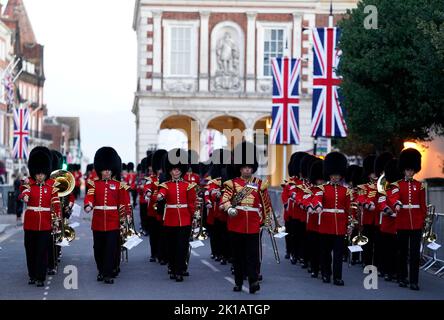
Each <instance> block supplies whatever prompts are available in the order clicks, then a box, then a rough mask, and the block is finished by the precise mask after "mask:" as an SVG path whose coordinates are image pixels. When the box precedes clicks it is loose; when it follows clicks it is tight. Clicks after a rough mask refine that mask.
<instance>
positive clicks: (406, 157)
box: [393, 148, 427, 290]
mask: <svg viewBox="0 0 444 320" xmlns="http://www.w3.org/2000/svg"><path fill="white" fill-rule="evenodd" d="M399 169H400V171H401V173H402V174H403V175H404V179H402V180H399V181H398V182H397V186H398V188H397V189H395V190H394V191H393V201H394V203H395V205H394V208H395V211H396V212H397V214H396V230H397V234H398V245H399V274H398V279H399V286H400V287H406V286H407V284H408V281H410V289H412V290H419V286H418V280H419V262H420V247H421V238H422V229H423V226H424V219H425V217H426V214H427V206H426V190H425V184H424V183H421V182H419V181H417V180H415V179H414V178H413V176H414V175H415V174H416V173H418V172H419V171H421V153H419V151H418V150H416V149H411V148H410V149H405V150H403V151H402V152H401V154H400V156H399ZM407 277H408V278H409V279H408V280H407Z"/></svg>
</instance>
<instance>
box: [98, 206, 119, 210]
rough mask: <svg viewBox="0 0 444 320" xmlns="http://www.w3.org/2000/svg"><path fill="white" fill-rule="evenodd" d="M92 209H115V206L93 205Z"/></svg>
mask: <svg viewBox="0 0 444 320" xmlns="http://www.w3.org/2000/svg"><path fill="white" fill-rule="evenodd" d="M94 209H97V210H117V206H114V207H110V206H95V207H94Z"/></svg>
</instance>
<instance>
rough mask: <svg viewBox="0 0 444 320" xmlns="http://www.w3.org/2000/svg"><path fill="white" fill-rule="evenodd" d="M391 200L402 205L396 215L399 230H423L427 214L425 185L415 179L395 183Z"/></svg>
mask: <svg viewBox="0 0 444 320" xmlns="http://www.w3.org/2000/svg"><path fill="white" fill-rule="evenodd" d="M393 185H394V186H395V187H394V188H393V191H392V194H393V196H392V197H391V201H392V202H393V203H394V204H395V205H396V204H399V205H401V206H402V208H401V210H400V211H399V212H398V213H397V216H396V229H397V230H422V228H423V226H424V219H425V217H426V214H427V206H426V200H425V185H424V184H423V183H421V182H419V181H416V180H414V179H412V180H409V181H407V180H400V181H398V182H396V183H394V184H393Z"/></svg>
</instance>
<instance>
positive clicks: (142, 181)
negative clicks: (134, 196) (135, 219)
mask: <svg viewBox="0 0 444 320" xmlns="http://www.w3.org/2000/svg"><path fill="white" fill-rule="evenodd" d="M147 160H148V158H143V159H142V161H141V162H140V164H139V166H140V172H139V177H138V178H137V193H138V195H139V204H140V210H139V213H140V232H141V233H142V234H143V235H144V236H146V235H147V234H148V233H147V232H148V228H147V219H148V202H147V200H146V199H145V192H144V188H145V185H146V184H147V182H148V180H149V176H150V174H149V173H148V166H147Z"/></svg>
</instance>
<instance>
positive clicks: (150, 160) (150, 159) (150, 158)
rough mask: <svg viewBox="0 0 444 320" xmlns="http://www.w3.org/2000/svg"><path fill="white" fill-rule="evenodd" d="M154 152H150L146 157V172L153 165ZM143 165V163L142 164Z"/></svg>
mask: <svg viewBox="0 0 444 320" xmlns="http://www.w3.org/2000/svg"><path fill="white" fill-rule="evenodd" d="M153 154H154V152H153V153H150V154H149V155H148V156H147V157H146V158H145V159H146V161H145V170H146V172H148V169H149V167H151V166H152V165H153ZM142 165H143V164H142Z"/></svg>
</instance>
